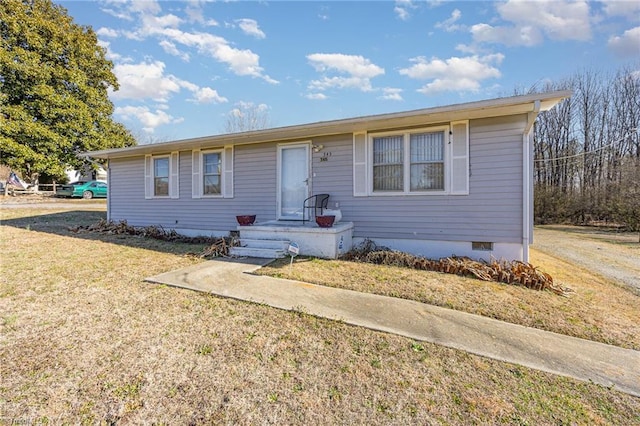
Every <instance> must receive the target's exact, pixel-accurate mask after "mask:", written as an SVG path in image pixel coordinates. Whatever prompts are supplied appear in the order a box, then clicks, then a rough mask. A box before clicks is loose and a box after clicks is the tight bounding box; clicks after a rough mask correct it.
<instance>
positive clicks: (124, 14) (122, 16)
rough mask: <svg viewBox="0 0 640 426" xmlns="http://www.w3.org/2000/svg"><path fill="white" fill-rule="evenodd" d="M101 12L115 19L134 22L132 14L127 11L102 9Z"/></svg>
mask: <svg viewBox="0 0 640 426" xmlns="http://www.w3.org/2000/svg"><path fill="white" fill-rule="evenodd" d="M100 10H102V11H103V12H104V13H106V14H107V15H111V16H113V17H114V18H118V19H123V20H125V21H133V16H131V14H130V13H128V12H126V11H119V10H115V9H108V8H102V9H100Z"/></svg>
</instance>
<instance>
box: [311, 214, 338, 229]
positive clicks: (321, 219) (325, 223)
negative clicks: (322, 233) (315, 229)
mask: <svg viewBox="0 0 640 426" xmlns="http://www.w3.org/2000/svg"><path fill="white" fill-rule="evenodd" d="M335 220H336V217H335V216H316V223H317V224H318V226H319V227H320V228H331V227H332V226H333V222H334V221H335Z"/></svg>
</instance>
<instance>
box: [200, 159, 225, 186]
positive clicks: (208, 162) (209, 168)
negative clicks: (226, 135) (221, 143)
mask: <svg viewBox="0 0 640 426" xmlns="http://www.w3.org/2000/svg"><path fill="white" fill-rule="evenodd" d="M221 194H222V151H215V152H204V153H203V154H202V195H221Z"/></svg>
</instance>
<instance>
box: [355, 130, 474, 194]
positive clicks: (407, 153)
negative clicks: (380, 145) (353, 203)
mask: <svg viewBox="0 0 640 426" xmlns="http://www.w3.org/2000/svg"><path fill="white" fill-rule="evenodd" d="M450 129H451V126H449V125H443V126H433V127H422V128H417V129H398V130H395V131H387V132H377V133H368V134H367V151H368V152H367V195H368V196H370V197H374V196H375V197H397V196H407V195H408V196H422V195H426V196H434V195H435V196H443V195H450V194H451V191H450V178H449V174H450V172H449V170H450V169H451V168H452V164H451V155H450V152H449V151H450V150H451V148H450V146H449V144H447V140H448V138H447V136H448V134H449V131H450ZM437 132H442V133H443V143H444V145H445V146H443V153H442V155H443V162H444V189H441V190H440V189H438V190H431V191H427V190H425V191H412V190H411V149H410V147H411V144H410V136H411V135H412V134H416V133H437ZM392 135H402V136H403V143H404V153H403V155H404V158H403V161H404V163H403V169H402V171H403V173H404V175H403V187H404V188H403V190H402V191H374V189H373V138H377V137H384V136H392ZM467 169H468V167H467Z"/></svg>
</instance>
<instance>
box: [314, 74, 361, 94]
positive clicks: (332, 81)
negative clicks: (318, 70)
mask: <svg viewBox="0 0 640 426" xmlns="http://www.w3.org/2000/svg"><path fill="white" fill-rule="evenodd" d="M331 88H337V89H358V90H361V91H363V92H370V91H371V90H373V87H372V86H371V81H370V80H369V79H368V78H361V77H322V78H321V79H320V80H312V81H311V83H309V89H311V90H328V89H331Z"/></svg>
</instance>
